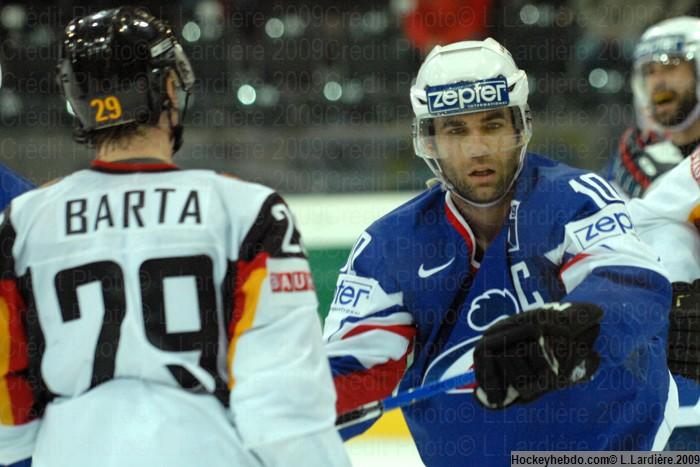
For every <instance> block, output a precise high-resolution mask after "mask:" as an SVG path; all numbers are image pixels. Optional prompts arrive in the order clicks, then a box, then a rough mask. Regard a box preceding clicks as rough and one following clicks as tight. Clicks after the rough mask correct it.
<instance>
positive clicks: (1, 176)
mask: <svg viewBox="0 0 700 467" xmlns="http://www.w3.org/2000/svg"><path fill="white" fill-rule="evenodd" d="M32 188H34V185H32V183H31V182H29V181H28V180H25V179H24V178H23V177H20V176H19V175H17V174H16V173H14V172H13V171H12V170H10V169H9V168H7V167H5V166H4V165H2V164H0V209H5V207H6V206H7V205H8V204H10V201H12V199H13V198H15V197H17V196H19V195H21V194H22V193H24V192H25V191H29V190H31V189H32Z"/></svg>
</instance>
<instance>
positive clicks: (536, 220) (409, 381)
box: [324, 39, 678, 467]
mask: <svg viewBox="0 0 700 467" xmlns="http://www.w3.org/2000/svg"><path fill="white" fill-rule="evenodd" d="M527 96H528V83H527V77H526V74H525V72H524V71H522V70H519V69H518V68H517V66H516V64H515V63H514V62H513V59H512V57H511V55H510V54H509V53H508V51H507V50H505V49H504V48H503V47H502V46H501V45H500V44H498V43H497V42H496V41H494V40H493V39H487V40H485V41H473V42H459V43H455V44H451V45H448V46H444V47H436V48H435V49H433V51H432V52H431V53H430V54H429V55H428V56H427V58H426V59H425V61H424V63H423V64H422V66H421V68H420V70H419V71H418V76H417V78H416V82H415V84H414V86H413V87H412V88H411V102H412V104H413V110H414V112H415V117H416V120H415V126H414V145H415V150H416V153H417V154H418V155H419V156H420V157H422V158H423V159H424V160H425V161H426V162H427V163H428V165H429V166H430V168H431V170H432V171H433V172H434V174H435V176H436V177H437V180H438V181H439V183H438V184H435V185H434V186H432V187H431V188H429V189H428V190H427V191H425V192H424V193H422V194H421V195H419V196H417V197H416V198H414V199H413V200H411V201H409V202H408V203H406V204H404V205H403V206H401V207H399V208H398V209H396V210H395V211H393V212H391V213H389V214H387V215H386V216H384V217H383V218H381V219H379V220H378V221H376V222H375V223H374V224H372V225H371V226H370V227H369V228H368V229H367V230H366V231H365V232H364V233H363V234H362V235H361V237H360V238H359V240H358V241H357V243H356V244H355V246H354V248H353V249H352V251H351V253H350V257H349V259H348V261H347V263H346V265H345V266H344V267H343V268H342V269H341V271H340V275H339V277H338V282H337V290H336V294H335V297H334V300H333V303H332V305H331V310H330V314H329V315H328V317H327V319H326V322H325V327H324V337H325V338H326V340H327V344H326V348H327V351H328V353H329V357H330V361H331V367H332V370H333V376H334V379H335V384H336V389H337V391H338V403H337V406H338V411H339V412H344V411H346V410H348V409H351V408H354V407H356V406H359V405H361V404H364V403H367V402H369V401H372V400H375V399H379V398H382V397H385V396H387V395H389V394H390V393H391V392H392V391H393V390H394V389H395V388H396V387H397V385H398V388H399V391H405V390H407V389H409V388H413V387H417V386H421V385H425V384H428V383H431V382H435V381H439V380H442V379H445V378H447V377H450V376H454V375H457V374H461V373H464V372H466V371H468V370H469V369H470V368H472V367H474V368H475V371H476V384H475V385H473V386H467V387H461V388H458V389H456V390H452V391H449V392H447V393H445V394H442V395H440V396H437V397H434V398H432V399H430V400H427V401H424V402H420V403H416V404H414V405H412V406H409V407H406V408H405V409H404V416H405V418H406V421H407V423H408V426H409V428H410V430H411V433H412V435H413V438H414V440H415V442H416V445H417V447H418V451H419V453H420V455H421V457H422V459H423V461H424V462H425V464H426V465H428V466H430V467H433V466H454V465H488V466H508V465H510V457H509V456H510V453H511V451H513V450H600V449H607V450H617V449H633V450H647V449H659V448H661V447H663V446H664V444H665V442H666V440H667V438H668V436H669V433H670V430H671V429H672V427H673V423H674V422H673V418H674V416H675V412H676V411H677V403H678V401H677V392H676V388H675V386H674V384H673V381H672V379H671V378H670V375H669V372H668V368H667V367H666V353H665V348H666V334H667V331H668V309H669V306H670V299H671V288H670V284H669V282H668V279H667V278H666V277H665V272H664V270H663V268H662V267H660V265H659V263H658V261H657V260H656V255H654V254H653V252H652V251H651V249H650V248H649V247H648V246H646V245H645V244H643V243H642V242H641V241H640V240H639V238H638V237H637V235H636V234H635V232H634V228H633V227H632V224H631V222H630V217H629V215H628V212H627V208H626V206H625V203H624V201H622V200H621V199H620V198H619V197H618V196H617V195H616V193H615V191H614V190H613V189H612V188H611V186H610V185H609V184H608V183H607V182H605V181H604V180H603V179H602V178H601V177H599V176H597V175H595V174H592V173H587V172H585V171H582V170H577V169H573V168H570V167H567V166H565V165H563V164H559V163H556V162H553V161H551V160H548V159H546V158H543V157H540V156H537V155H535V154H531V153H527V152H526V147H527V143H528V141H529V139H530V135H531V121H530V114H529V110H528V106H527Z"/></svg>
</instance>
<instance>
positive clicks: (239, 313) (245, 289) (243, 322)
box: [226, 253, 269, 389]
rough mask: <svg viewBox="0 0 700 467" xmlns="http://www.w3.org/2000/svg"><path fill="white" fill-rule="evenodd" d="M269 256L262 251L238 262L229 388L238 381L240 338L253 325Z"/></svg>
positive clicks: (230, 332) (230, 335) (230, 336)
mask: <svg viewBox="0 0 700 467" xmlns="http://www.w3.org/2000/svg"><path fill="white" fill-rule="evenodd" d="M268 256H269V255H268V254H267V253H260V254H259V255H258V256H256V257H255V258H254V259H253V260H252V261H239V262H238V276H237V277H238V279H237V280H236V287H235V291H234V294H233V303H234V305H233V317H232V319H231V321H230V324H229V329H228V336H229V346H228V356H227V358H226V363H227V368H228V370H229V379H228V388H229V389H232V388H233V386H234V384H235V382H236V381H235V377H234V375H233V372H234V370H233V366H232V365H233V359H234V357H235V355H236V346H237V345H238V340H239V339H240V337H241V335H242V334H243V333H244V332H246V331H247V330H249V329H250V328H251V327H252V326H253V321H254V320H255V312H256V310H257V309H258V301H259V299H260V293H261V290H262V287H263V283H264V281H265V278H266V277H267V258H268Z"/></svg>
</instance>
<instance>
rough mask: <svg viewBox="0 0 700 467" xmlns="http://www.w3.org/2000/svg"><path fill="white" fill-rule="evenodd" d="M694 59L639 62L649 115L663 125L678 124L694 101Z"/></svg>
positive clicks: (688, 111) (691, 107) (690, 108)
mask: <svg viewBox="0 0 700 467" xmlns="http://www.w3.org/2000/svg"><path fill="white" fill-rule="evenodd" d="M694 66H695V64H694V62H692V61H686V60H681V59H678V58H672V59H671V61H670V62H669V63H667V64H662V63H657V62H651V63H647V64H645V65H642V76H643V77H644V85H645V87H646V91H647V93H649V101H650V104H651V116H652V117H653V118H654V120H656V121H657V122H658V123H660V124H661V125H663V126H672V125H678V124H679V123H681V122H682V121H683V120H685V119H686V117H687V116H688V114H690V112H691V111H692V110H693V107H695V103H696V96H695V79H696V77H695V69H694Z"/></svg>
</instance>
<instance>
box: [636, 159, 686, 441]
mask: <svg viewBox="0 0 700 467" xmlns="http://www.w3.org/2000/svg"><path fill="white" fill-rule="evenodd" d="M629 206H630V214H631V215H632V219H633V221H634V223H635V226H636V228H637V230H638V232H639V235H640V237H641V238H642V240H644V241H645V242H647V243H648V244H649V245H651V246H652V247H653V248H654V251H655V252H657V253H658V254H659V255H660V256H661V259H662V261H663V262H664V265H665V266H666V268H667V269H668V271H669V278H670V279H671V282H673V292H674V300H673V302H672V308H671V314H670V324H669V338H668V341H669V350H668V366H669V368H670V370H671V372H672V373H673V374H674V377H675V379H676V384H677V385H678V392H679V398H680V405H681V407H680V412H679V414H680V417H679V421H678V428H676V430H675V431H674V432H673V435H672V436H671V439H670V440H669V445H668V447H667V448H668V449H671V450H697V449H698V446H700V427H699V426H700V341H698V338H697V336H698V335H700V232H699V231H698V229H699V228H700V149H698V150H696V151H695V152H694V153H693V154H691V155H690V156H689V157H687V158H686V159H684V160H683V161H682V162H681V163H680V164H678V165H677V166H676V167H674V168H673V169H672V170H670V171H669V172H667V173H666V174H665V175H664V176H663V177H662V178H660V179H659V180H658V181H656V182H655V183H654V185H653V187H652V188H651V189H650V190H649V191H647V193H646V194H645V195H644V197H643V198H636V199H633V200H632V201H630V204H629Z"/></svg>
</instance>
